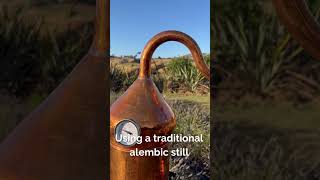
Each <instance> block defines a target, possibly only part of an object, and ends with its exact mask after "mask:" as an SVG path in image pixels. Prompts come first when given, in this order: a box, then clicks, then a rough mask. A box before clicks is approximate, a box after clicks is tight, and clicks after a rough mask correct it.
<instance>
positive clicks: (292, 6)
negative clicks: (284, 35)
mask: <svg viewBox="0 0 320 180" xmlns="http://www.w3.org/2000/svg"><path fill="white" fill-rule="evenodd" d="M273 4H274V6H275V8H276V12H277V13H278V15H279V17H280V19H281V20H282V22H283V23H284V25H285V26H286V27H287V28H288V31H289V32H290V33H291V34H292V36H293V37H294V39H295V40H297V41H298V42H299V43H300V44H301V46H302V47H303V48H304V49H305V50H306V51H307V52H309V53H310V54H311V55H312V56H313V57H314V58H316V59H319V60H320V25H319V24H318V22H317V20H316V19H315V18H314V17H313V16H312V14H311V13H310V10H309V8H308V6H307V4H306V1H305V0H273Z"/></svg>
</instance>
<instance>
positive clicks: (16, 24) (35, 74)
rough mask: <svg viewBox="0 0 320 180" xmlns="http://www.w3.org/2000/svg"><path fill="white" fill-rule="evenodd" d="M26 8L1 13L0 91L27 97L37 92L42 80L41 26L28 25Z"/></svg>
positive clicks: (4, 8)
mask: <svg viewBox="0 0 320 180" xmlns="http://www.w3.org/2000/svg"><path fill="white" fill-rule="evenodd" d="M21 12H22V8H19V9H16V10H15V11H14V12H12V13H9V10H8V8H7V7H6V6H2V7H1V11H0V47H1V48H0V68H1V70H0V89H1V90H2V91H5V92H6V93H9V94H12V95H16V96H25V95H28V94H29V93H30V92H31V91H33V90H34V89H35V88H36V86H37V84H38V83H39V80H40V78H39V77H41V58H40V57H41V53H40V51H39V50H40V49H41V48H42V41H41V36H40V29H41V27H42V26H41V23H32V22H26V21H25V19H23V14H22V13H21Z"/></svg>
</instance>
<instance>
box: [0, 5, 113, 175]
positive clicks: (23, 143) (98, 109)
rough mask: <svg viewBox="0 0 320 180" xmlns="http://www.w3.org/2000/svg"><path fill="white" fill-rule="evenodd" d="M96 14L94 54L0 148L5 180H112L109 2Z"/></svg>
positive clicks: (2, 172) (0, 161)
mask: <svg viewBox="0 0 320 180" xmlns="http://www.w3.org/2000/svg"><path fill="white" fill-rule="evenodd" d="M99 5H103V6H99ZM97 10H98V12H99V13H98V15H99V16H98V17H97V25H99V27H100V29H96V31H97V33H96V36H95V40H94V43H93V46H92V48H91V50H90V52H89V53H88V54H87V55H86V56H85V57H84V58H83V59H82V60H81V61H80V63H79V64H78V65H77V66H76V67H75V68H74V69H73V71H72V72H71V73H70V74H69V75H68V77H67V78H66V79H65V80H64V81H63V82H62V83H61V84H60V85H59V87H58V88H56V89H55V90H54V91H53V92H52V93H51V94H50V96H49V97H48V98H47V99H46V100H45V101H44V102H43V103H42V104H41V105H40V106H39V107H38V108H36V110H34V111H33V112H32V113H31V114H30V115H29V116H28V117H27V118H26V119H24V120H23V121H22V122H21V123H20V124H19V125H18V127H16V128H15V129H14V131H13V132H12V133H11V134H10V135H9V136H8V137H7V138H6V139H5V141H4V142H3V143H2V144H1V145H0V179H1V180H73V179H74V180H100V179H107V167H106V165H107V153H106V152H107V151H106V143H105V142H106V141H105V139H106V133H107V131H106V127H107V126H108V123H107V116H108V111H107V109H108V104H109V100H108V98H109V93H108V91H109V88H108V82H107V78H108V77H107V76H108V75H109V72H108V68H107V67H108V65H109V62H108V60H109V55H108V54H107V51H106V50H107V49H109V34H106V33H108V32H109V23H108V22H109V20H108V19H109V0H97ZM100 13H101V14H100ZM102 14H104V15H103V18H102V16H101V15H102Z"/></svg>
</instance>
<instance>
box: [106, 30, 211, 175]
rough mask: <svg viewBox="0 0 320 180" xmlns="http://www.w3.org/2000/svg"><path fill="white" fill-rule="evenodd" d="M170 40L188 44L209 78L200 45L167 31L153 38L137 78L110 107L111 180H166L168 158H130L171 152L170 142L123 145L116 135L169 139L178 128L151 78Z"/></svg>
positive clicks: (144, 52) (185, 36)
mask: <svg viewBox="0 0 320 180" xmlns="http://www.w3.org/2000/svg"><path fill="white" fill-rule="evenodd" d="M167 41H178V42H180V43H183V44H184V45H186V46H187V47H188V48H189V50H190V51H191V54H192V56H193V60H194V61H195V65H196V67H197V68H198V69H199V70H200V72H201V73H202V74H203V75H204V76H205V77H206V78H208V79H210V70H209V68H208V67H207V66H206V64H205V63H204V60H203V56H202V53H201V51H200V48H199V47H198V45H197V43H196V42H195V41H194V40H193V39H192V38H191V37H190V36H188V35H186V34H184V33H182V32H178V31H165V32H162V33H159V34H157V35H156V36H154V37H153V38H152V39H151V40H150V41H149V42H148V43H147V45H146V46H145V48H144V50H143V52H142V54H141V60H140V72H139V75H138V79H137V80H136V81H135V82H134V83H133V84H132V85H131V86H130V87H129V88H128V89H127V91H126V92H125V93H124V94H123V95H122V96H121V97H119V98H118V99H117V100H116V101H115V102H114V103H113V104H112V106H111V108H110V146H111V147H110V148H111V150H110V161H111V162H113V163H112V164H111V167H110V168H111V170H110V179H111V180H142V179H146V180H167V179H168V175H169V159H168V156H152V157H151V156H139V157H137V156H136V157H133V156H130V154H129V152H130V150H133V149H139V150H146V149H154V148H158V149H160V148H162V149H168V145H169V144H168V143H163V142H153V141H152V142H142V143H139V144H134V142H133V141H131V142H130V141H127V142H121V141H117V140H116V138H115V137H116V135H117V136H118V135H119V134H124V136H126V135H125V134H126V133H129V134H131V135H136V136H137V135H140V137H142V139H143V138H144V137H145V136H151V137H152V136H153V135H158V136H168V135H170V134H171V133H172V131H173V130H174V128H175V126H176V120H175V116H174V114H173V111H172V110H171V108H170V107H169V105H168V104H167V103H166V101H165V100H164V98H163V97H162V95H161V94H160V92H159V90H158V89H157V87H156V86H155V84H154V83H153V81H152V78H151V58H152V54H153V53H154V51H155V50H156V48H157V47H158V46H160V45H161V44H162V43H164V42H167Z"/></svg>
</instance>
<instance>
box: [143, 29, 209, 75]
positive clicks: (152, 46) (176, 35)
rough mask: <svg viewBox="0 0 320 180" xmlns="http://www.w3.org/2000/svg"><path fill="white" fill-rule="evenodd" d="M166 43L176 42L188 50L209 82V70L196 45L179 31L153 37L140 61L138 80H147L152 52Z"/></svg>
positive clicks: (149, 73) (162, 33) (166, 32)
mask: <svg viewBox="0 0 320 180" xmlns="http://www.w3.org/2000/svg"><path fill="white" fill-rule="evenodd" d="M167 41H177V42H180V43H182V44H184V45H185V46H187V47H188V48H189V50H190V51H191V54H192V57H193V59H194V61H195V64H196V66H197V68H198V69H199V70H200V72H201V73H202V74H203V75H204V76H205V77H206V78H207V79H209V80H210V70H209V68H208V67H207V65H206V64H205V62H204V60H203V56H202V53H201V50H200V48H199V46H198V44H197V43H196V42H195V41H194V40H193V39H192V38H191V37H190V36H188V35H187V34H185V33H182V32H179V31H164V32H161V33H159V34H157V35H155V36H154V37H153V38H152V39H151V40H150V41H149V42H148V43H147V45H146V46H145V48H144V50H143V52H142V54H141V61H140V73H139V78H149V77H150V75H151V67H150V66H151V58H152V54H153V53H154V51H155V50H156V49H157V48H158V47H159V46H160V45H161V44H162V43H165V42H167Z"/></svg>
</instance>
